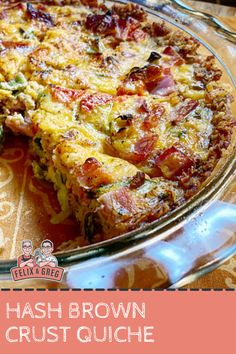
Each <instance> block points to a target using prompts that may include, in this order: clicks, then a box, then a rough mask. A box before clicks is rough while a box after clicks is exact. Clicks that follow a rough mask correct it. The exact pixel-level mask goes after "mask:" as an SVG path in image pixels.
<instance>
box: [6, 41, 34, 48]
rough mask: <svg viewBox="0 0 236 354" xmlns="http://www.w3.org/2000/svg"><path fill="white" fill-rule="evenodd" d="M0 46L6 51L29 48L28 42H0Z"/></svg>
mask: <svg viewBox="0 0 236 354" xmlns="http://www.w3.org/2000/svg"><path fill="white" fill-rule="evenodd" d="M0 45H2V46H3V47H4V48H6V49H25V48H29V47H30V45H31V44H30V43H29V42H14V41H0Z"/></svg>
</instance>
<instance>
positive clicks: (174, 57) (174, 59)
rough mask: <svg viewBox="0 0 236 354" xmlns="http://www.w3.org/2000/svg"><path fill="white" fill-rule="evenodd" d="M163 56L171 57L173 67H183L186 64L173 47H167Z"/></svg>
mask: <svg viewBox="0 0 236 354" xmlns="http://www.w3.org/2000/svg"><path fill="white" fill-rule="evenodd" d="M163 54H165V55H168V56H169V57H171V59H172V60H171V62H172V65H177V66H178V65H181V64H183V63H184V59H183V58H182V57H181V56H180V55H179V54H178V53H177V52H176V50H174V48H173V47H166V48H165V49H164V50H163Z"/></svg>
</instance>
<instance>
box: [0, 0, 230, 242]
mask: <svg viewBox="0 0 236 354" xmlns="http://www.w3.org/2000/svg"><path fill="white" fill-rule="evenodd" d="M221 76H222V71H221V70H220V69H219V68H218V67H217V65H216V64H215V59H214V57H213V56H210V55H204V54H202V51H201V48H200V44H199V42H198V41H197V40H196V39H194V38H193V37H191V36H188V35H186V34H185V33H183V32H182V31H181V30H173V29H172V28H169V27H168V26H167V25H166V23H165V22H157V21H155V22H152V21H151V19H149V18H148V16H147V13H146V12H145V11H144V10H143V9H142V8H141V7H139V6H138V5H136V4H133V3H128V4H123V5H121V4H119V5H118V4H113V5H107V4H105V3H104V2H98V1H97V0H91V1H88V0H81V1H80V2H79V1H71V2H68V1H65V2H64V3H63V2H57V1H47V2H36V3H35V2H34V3H30V2H19V3H12V2H9V3H7V2H4V3H3V2H1V3H0V101H1V118H0V124H1V126H0V137H1V138H0V144H1V145H3V149H4V144H3V143H2V140H3V136H4V134H21V135H25V136H27V137H28V139H29V149H30V152H31V156H32V168H33V171H34V174H35V176H36V177H37V178H40V179H44V180H47V181H49V182H50V183H52V184H53V186H54V188H55V190H56V192H57V197H58V201H59V203H60V206H61V212H60V213H59V214H58V215H57V216H56V217H54V218H53V220H52V222H54V223H60V222H62V221H63V220H64V219H65V218H67V217H68V216H69V215H70V214H74V215H75V217H76V219H77V221H78V225H79V229H80V234H83V235H84V237H85V238H86V239H87V241H88V242H90V243H92V242H99V241H102V240H105V239H109V238H112V237H115V236H117V235H122V234H124V233H126V232H128V231H131V230H134V229H137V228H139V227H142V226H143V225H145V224H147V223H150V222H152V221H154V220H157V219H158V218H160V217H161V216H162V215H164V214H166V213H170V212H171V211H172V210H174V209H176V208H177V207H178V206H179V205H181V204H183V203H185V202H186V201H187V200H188V199H189V198H191V197H192V196H193V195H194V194H196V193H197V192H198V191H199V190H200V189H201V188H202V186H203V183H204V182H205V180H206V179H207V178H208V177H210V176H211V174H212V172H213V170H214V168H215V166H216V165H217V163H218V161H219V160H220V159H221V156H222V154H223V153H224V151H225V150H226V149H227V148H228V146H229V145H230V143H231V139H232V135H233V131H234V127H235V118H234V117H233V115H232V113H231V102H232V100H233V98H232V94H231V88H230V87H229V86H228V85H227V84H225V83H224V82H223V80H222V79H221Z"/></svg>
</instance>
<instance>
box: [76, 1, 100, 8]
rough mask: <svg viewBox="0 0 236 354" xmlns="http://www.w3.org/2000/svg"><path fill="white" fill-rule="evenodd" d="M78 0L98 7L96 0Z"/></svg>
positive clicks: (89, 5)
mask: <svg viewBox="0 0 236 354" xmlns="http://www.w3.org/2000/svg"><path fill="white" fill-rule="evenodd" d="M80 1H81V3H82V4H83V5H85V6H88V7H94V8H97V7H99V4H98V1H97V0H80Z"/></svg>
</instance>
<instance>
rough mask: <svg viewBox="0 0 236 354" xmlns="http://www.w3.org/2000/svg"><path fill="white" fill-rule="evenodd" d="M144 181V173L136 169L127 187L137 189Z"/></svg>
mask: <svg viewBox="0 0 236 354" xmlns="http://www.w3.org/2000/svg"><path fill="white" fill-rule="evenodd" d="M144 182H145V173H143V172H140V171H138V172H137V173H136V175H135V176H134V177H133V178H132V180H131V182H130V185H129V188H130V189H137V188H139V187H141V186H142V185H143V184H144Z"/></svg>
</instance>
